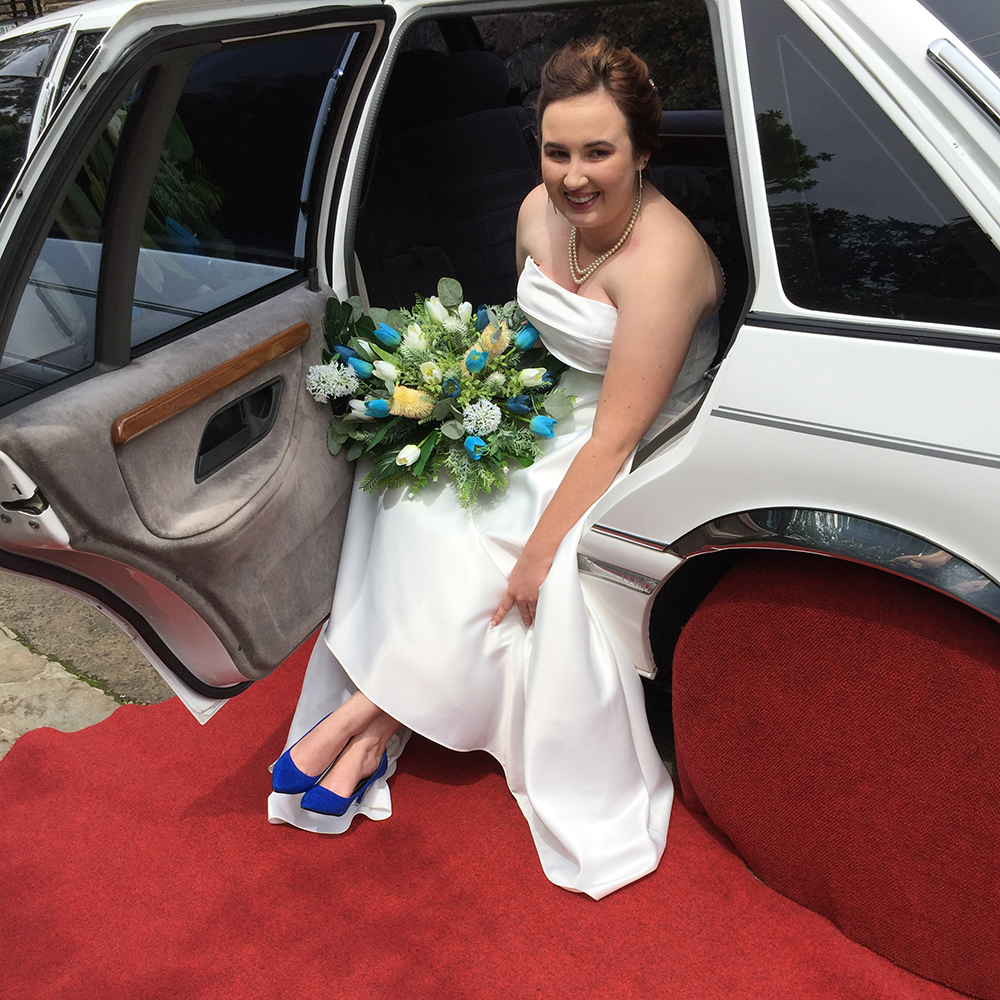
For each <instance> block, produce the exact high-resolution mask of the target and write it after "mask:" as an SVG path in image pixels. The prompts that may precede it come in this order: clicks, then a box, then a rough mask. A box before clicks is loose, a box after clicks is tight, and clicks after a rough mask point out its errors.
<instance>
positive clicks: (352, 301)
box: [344, 295, 365, 323]
mask: <svg viewBox="0 0 1000 1000" xmlns="http://www.w3.org/2000/svg"><path fill="white" fill-rule="evenodd" d="M344 305H346V306H349V307H350V310H351V313H350V319H348V320H347V322H349V323H357V321H358V320H359V319H361V317H362V316H364V314H365V304H364V302H362V301H361V296H360V295H352V296H351V297H350V298H349V299H348V300H347V301H346V302H345V303H344Z"/></svg>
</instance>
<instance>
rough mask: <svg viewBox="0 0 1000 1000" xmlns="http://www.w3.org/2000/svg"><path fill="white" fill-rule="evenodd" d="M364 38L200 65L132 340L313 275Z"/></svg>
mask: <svg viewBox="0 0 1000 1000" xmlns="http://www.w3.org/2000/svg"><path fill="white" fill-rule="evenodd" d="M356 38H357V32H355V31H352V30H348V29H336V30H328V31H323V32H317V33H312V34H308V35H285V36H281V37H278V38H271V39H266V40H262V41H259V42H254V43H251V44H247V45H241V46H238V47H234V48H224V49H222V50H221V51H218V52H213V53H210V54H209V55H206V56H203V57H202V58H201V59H199V60H198V61H197V62H196V63H195V64H194V66H193V67H192V68H191V71H190V73H189V75H188V80H187V83H186V85H185V88H184V93H183V95H182V96H181V98H180V100H179V102H178V104H177V111H176V114H175V116H174V119H173V122H172V124H171V127H170V131H169V134H168V136H167V140H166V143H165V144H164V148H163V153H162V156H161V159H160V166H159V169H158V171H157V174H156V180H155V182H154V184H153V190H152V194H151V196H150V200H149V206H148V211H147V214H146V223H145V233H144V236H143V245H142V249H141V250H140V257H139V264H138V269H137V273H136V283H135V299H134V306H133V317H132V343H133V345H140V344H143V343H145V342H147V341H149V340H151V339H152V338H154V337H157V336H159V335H161V334H164V333H166V332H168V331H170V330H173V329H175V328H176V327H178V326H180V325H182V324H184V323H186V322H188V321H190V320H193V319H197V318H198V317H200V316H202V315H204V314H205V313H207V312H210V311H211V310H213V309H217V308H219V307H220V306H223V305H225V304H226V303H228V302H232V301H234V300H235V299H238V298H241V297H242V296H244V295H247V294H249V293H251V292H253V291H255V290H257V289H260V288H262V287H264V286H266V285H269V284H271V283H273V282H275V281H277V280H279V279H281V278H283V277H286V276H287V275H290V274H294V273H295V272H296V271H299V270H301V269H302V268H304V266H305V257H306V222H307V220H306V215H305V212H306V206H307V204H308V197H309V184H310V180H311V173H312V168H313V163H314V160H315V157H316V155H317V151H318V146H319V140H320V135H321V133H322V130H323V127H324V125H325V123H326V121H327V119H328V118H329V117H330V115H331V112H332V110H333V105H334V102H335V101H336V100H337V96H338V95H337V82H338V80H339V79H340V76H341V75H342V73H343V71H344V68H345V66H346V64H347V60H348V59H349V57H350V54H351V51H352V50H353V47H354V43H355V40H356ZM341 96H342V95H341Z"/></svg>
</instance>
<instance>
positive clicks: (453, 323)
mask: <svg viewBox="0 0 1000 1000" xmlns="http://www.w3.org/2000/svg"><path fill="white" fill-rule="evenodd" d="M441 325H442V326H443V327H444V328H445V329H446V330H447V331H448V332H449V333H465V327H466V324H465V323H463V322H462V320H461V318H460V317H459V316H450V315H449V316H445V318H444V319H443V320H442V322H441Z"/></svg>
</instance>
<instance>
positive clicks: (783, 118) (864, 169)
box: [745, 0, 1000, 328]
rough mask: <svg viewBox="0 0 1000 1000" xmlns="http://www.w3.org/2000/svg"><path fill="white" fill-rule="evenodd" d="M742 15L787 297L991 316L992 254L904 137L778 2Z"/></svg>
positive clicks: (999, 324) (995, 259) (997, 296)
mask: <svg viewBox="0 0 1000 1000" xmlns="http://www.w3.org/2000/svg"><path fill="white" fill-rule="evenodd" d="M745 25H746V31H747V42H748V48H749V53H750V69H751V78H752V81H753V96H754V107H755V110H756V112H757V127H758V133H759V137H760V144H761V155H762V159H763V167H764V176H765V179H766V183H767V195H768V204H769V209H770V215H771V227H772V230H773V233H774V242H775V248H776V251H777V255H778V267H779V270H780V273H781V281H782V285H783V287H784V290H785V293H786V295H787V296H788V298H789V299H791V301H792V302H795V303H796V304H798V305H801V306H805V307H807V308H811V309H822V310H830V311H832V312H844V313H852V314H856V315H867V316H879V317H889V318H897V319H906V320H919V321H930V322H940V323H954V324H960V325H967V326H978V327H991V328H1000V252H998V250H997V248H996V247H995V246H994V245H993V243H992V242H991V241H990V240H989V238H988V237H987V236H986V235H985V234H984V233H983V232H982V230H980V229H979V227H978V226H977V225H976V223H975V222H974V221H973V220H972V219H971V218H970V217H969V214H968V212H967V211H965V209H964V208H963V206H962V205H961V204H960V203H959V201H958V200H957V199H956V198H955V197H954V195H952V194H951V192H950V191H949V190H948V188H947V187H945V185H944V184H943V183H942V181H941V180H940V179H939V178H938V176H937V175H936V173H935V172H934V171H933V170H932V169H931V168H930V167H929V165H928V164H927V163H926V161H924V160H923V158H922V157H921V156H920V155H919V154H918V153H917V151H916V150H915V149H914V148H913V146H912V145H911V144H910V143H909V142H908V141H907V140H906V138H905V136H903V134H902V133H901V132H900V131H899V130H898V129H897V128H896V127H895V125H893V124H892V122H891V121H890V120H889V118H888V117H887V116H886V115H885V114H884V113H883V112H882V111H881V109H880V108H879V107H878V106H877V105H876V104H875V102H874V101H873V100H872V99H871V97H870V96H869V95H868V94H867V93H866V92H865V90H864V89H863V88H862V87H861V86H860V85H859V84H858V83H857V81H856V80H855V79H854V78H853V77H852V76H851V75H850V74H849V73H848V72H847V71H846V70H845V69H844V67H843V66H842V65H841V64H840V63H839V62H838V61H837V60H836V59H835V58H834V57H833V55H832V54H831V53H830V52H829V50H828V49H826V47H825V46H824V45H822V44H821V43H820V41H819V40H818V39H817V38H816V36H815V35H813V34H812V32H810V31H809V29H808V28H807V27H806V26H805V25H804V24H803V23H802V22H801V21H800V20H799V19H798V18H797V17H796V16H795V15H794V14H793V13H792V12H791V11H790V10H789V8H788V7H787V6H786V5H785V4H784V3H782V2H781V0H755V3H754V4H753V6H752V12H750V13H748V14H747V15H746V17H745Z"/></svg>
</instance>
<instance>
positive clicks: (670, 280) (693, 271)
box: [490, 231, 718, 627]
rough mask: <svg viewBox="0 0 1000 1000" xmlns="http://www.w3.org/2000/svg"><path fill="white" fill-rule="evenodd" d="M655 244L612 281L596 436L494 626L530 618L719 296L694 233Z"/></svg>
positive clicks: (532, 545) (530, 548)
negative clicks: (566, 547)
mask: <svg viewBox="0 0 1000 1000" xmlns="http://www.w3.org/2000/svg"><path fill="white" fill-rule="evenodd" d="M656 243H664V244H669V246H659V247H658V246H656V245H655V244H653V245H649V244H647V245H646V246H643V245H641V244H640V243H639V242H638V241H637V242H636V244H635V245H633V247H632V248H631V249H632V251H633V252H632V253H631V254H630V255H629V256H630V258H631V259H630V260H629V261H628V267H627V268H625V267H623V268H621V269H620V274H621V275H622V279H621V281H620V283H618V284H616V286H615V287H611V286H609V291H610V292H612V294H613V295H614V298H615V300H616V302H617V304H618V322H617V324H616V326H615V333H614V339H613V341H612V348H611V356H610V359H609V362H608V370H607V373H606V374H605V376H604V383H603V386H602V389H601V396H600V400H599V402H598V405H597V413H596V416H595V419H594V427H593V432H592V434H591V437H590V440H589V441H588V442H587V443H586V444H585V445H584V446H583V448H582V449H581V450H580V452H579V453H578V454H577V456H576V458H575V459H574V460H573V462H572V464H571V465H570V467H569V469H568V470H567V472H566V475H565V477H564V478H563V481H562V483H560V485H559V488H558V489H557V490H556V492H555V495H554V496H553V497H552V500H551V501H550V503H549V505H548V506H547V507H546V509H545V511H544V513H543V514H542V516H541V518H540V519H539V521H538V524H537V525H536V526H535V530H534V531H533V532H532V533H531V536H530V538H529V539H528V541H527V543H526V544H525V547H524V549H523V550H522V552H521V556H520V558H519V559H518V561H517V563H516V564H515V566H514V569H513V570H512V571H511V574H510V578H509V579H508V581H507V591H506V593H505V594H504V596H503V600H502V601H501V602H500V606H499V607H498V608H497V610H496V613H495V614H494V616H493V618H492V620H491V621H490V626H491V627H493V626H494V625H497V624H499V623H500V622H501V621H502V620H503V619H504V618H505V617H506V615H507V613H508V612H509V611H510V610H511V608H513V607H514V605H515V604H516V605H517V606H518V609H519V611H520V612H521V617H522V619H523V620H524V623H525V624H526V625H530V624H531V623H532V621H534V617H535V607H536V605H537V602H538V588H539V587H540V586H541V584H542V583H543V582H544V580H545V577H546V576H547V575H548V572H549V568H550V567H551V565H552V560H553V558H554V557H555V554H556V550H557V549H558V548H559V544H560V543H561V542H562V540H563V538H564V537H565V535H566V533H567V532H568V531H569V530H570V528H572V527H573V525H574V524H576V522H577V521H579V520H580V518H581V517H582V516H583V515H584V513H586V511H587V510H588V509H589V508H590V507H591V506H592V505H593V504H594V503H595V502H596V501H597V500H598V499H599V498H600V497H601V496H602V495H603V494H604V493H605V492H606V490H607V489H608V487H609V486H610V485H611V483H612V481H613V480H614V478H615V476H616V475H617V474H618V471H619V470H620V469H621V467H622V465H623V464H624V463H625V461H626V459H627V458H628V457H629V455H630V454H631V453H632V451H633V449H634V448H635V447H636V446H637V445H638V443H639V441H640V440H641V439H642V436H643V434H645V433H646V431H647V430H648V429H649V428H650V426H651V425H652V423H653V421H654V420H655V419H656V416H657V415H658V414H659V412H660V411H661V410H662V409H663V406H664V404H665V403H666V401H667V397H668V396H669V395H670V392H671V390H672V389H673V386H674V382H675V381H676V379H677V375H678V374H679V372H680V370H681V366H682V365H683V363H684V357H685V355H686V353H687V349H688V345H689V344H690V342H691V336H692V333H693V332H694V329H695V327H696V325H697V324H698V322H699V320H700V319H701V318H702V316H704V315H705V314H706V313H709V312H711V311H712V309H713V308H714V304H715V303H716V302H717V298H718V293H717V290H716V280H715V275H714V272H713V266H712V264H711V263H710V257H709V251H708V249H707V247H705V245H704V243H703V242H702V241H701V240H700V237H698V236H697V234H696V233H694V232H693V231H692V232H691V233H690V234H688V233H686V232H682V233H681V234H680V235H674V236H673V238H671V239H669V240H666V239H662V238H661V239H659V240H657V241H656ZM664 261H669V262H670V263H669V264H666V265H665V264H664ZM622 263H623V264H624V263H625V262H624V261H622Z"/></svg>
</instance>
